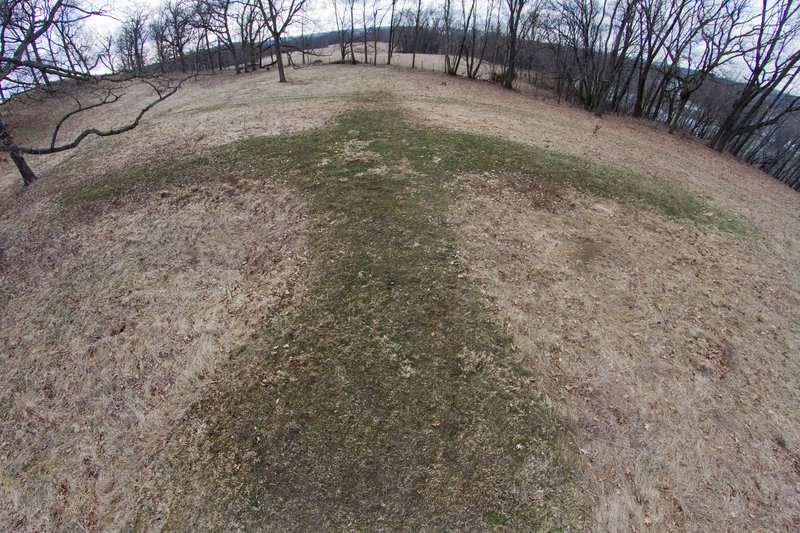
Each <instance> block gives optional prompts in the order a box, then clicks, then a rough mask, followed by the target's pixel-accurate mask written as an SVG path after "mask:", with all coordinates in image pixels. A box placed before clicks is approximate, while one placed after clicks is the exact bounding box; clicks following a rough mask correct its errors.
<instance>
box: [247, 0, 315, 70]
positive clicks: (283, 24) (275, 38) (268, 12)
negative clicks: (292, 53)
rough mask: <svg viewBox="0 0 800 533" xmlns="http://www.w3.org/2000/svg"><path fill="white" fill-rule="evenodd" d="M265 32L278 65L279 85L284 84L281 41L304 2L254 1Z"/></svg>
mask: <svg viewBox="0 0 800 533" xmlns="http://www.w3.org/2000/svg"><path fill="white" fill-rule="evenodd" d="M256 1H257V2H258V7H259V9H260V10H261V14H262V15H263V16H264V22H265V24H266V26H267V30H268V31H269V33H270V35H271V36H272V46H273V48H274V49H275V57H276V60H277V64H278V77H279V79H280V82H281V83H285V82H286V73H285V72H284V70H283V49H282V47H281V40H282V39H283V36H284V35H285V34H286V31H287V30H288V29H289V28H290V27H291V26H292V24H294V23H295V22H297V19H298V17H299V16H300V15H301V13H302V11H303V7H304V6H305V3H306V0H256Z"/></svg>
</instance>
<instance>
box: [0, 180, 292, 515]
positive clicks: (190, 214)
mask: <svg viewBox="0 0 800 533" xmlns="http://www.w3.org/2000/svg"><path fill="white" fill-rule="evenodd" d="M154 196H155V198H154V199H152V200H150V201H147V202H144V203H142V202H141V199H139V200H138V201H137V202H136V203H135V204H130V205H123V206H117V207H113V206H99V207H95V208H94V211H95V212H94V213H90V214H89V215H88V216H87V215H82V214H75V213H70V214H68V216H66V217H59V218H53V219H49V220H48V219H45V220H40V221H39V223H38V224H37V225H35V226H32V227H30V228H28V229H27V230H25V231H20V232H19V233H16V234H12V235H8V236H6V238H5V239H4V241H3V250H4V252H3V256H2V263H1V264H0V266H1V267H2V268H1V269H0V291H2V296H3V300H2V301H0V306H2V314H1V315H0V352H2V365H0V380H2V382H3V383H4V387H3V388H2V392H0V405H2V406H3V407H2V409H1V411H2V419H3V420H5V421H7V422H9V423H4V424H3V425H2V426H0V442H2V448H0V459H1V460H2V469H3V480H2V483H0V486H2V490H0V522H2V523H3V524H6V525H13V527H12V529H26V530H42V529H44V530H65V529H85V528H89V529H92V528H94V527H101V528H102V529H108V528H110V529H117V528H119V527H121V525H122V524H124V523H126V522H127V521H128V520H129V518H130V516H131V514H132V513H134V512H135V509H136V502H135V495H136V492H137V490H141V488H142V487H146V486H148V484H151V483H152V482H153V480H152V478H151V476H152V472H151V471H149V470H148V464H149V463H150V461H151V460H152V458H153V457H154V456H155V455H157V454H158V450H159V449H160V447H162V446H163V444H162V439H163V437H164V435H165V434H167V433H168V432H169V429H170V427H172V426H173V425H174V424H175V423H176V421H177V420H179V419H180V418H181V417H182V416H183V414H184V413H185V412H186V410H187V409H188V408H189V407H190V406H191V405H192V404H193V403H194V402H195V401H196V400H197V399H198V398H199V396H200V395H201V393H202V392H203V391H204V390H205V389H206V387H207V386H208V384H209V383H213V381H214V379H215V369H216V368H217V367H218V366H219V365H220V364H221V363H222V362H224V361H226V360H227V359H228V358H229V356H230V355H231V353H233V352H235V351H236V350H237V349H238V347H240V346H242V345H243V344H246V343H248V342H250V341H251V336H252V335H253V334H254V333H256V332H257V331H258V330H259V328H260V327H262V326H261V324H262V323H263V322H265V321H266V320H267V319H268V318H269V317H270V316H272V315H273V314H274V313H277V311H278V309H279V308H280V307H281V305H282V304H283V303H284V302H286V301H287V299H289V298H290V297H291V295H292V294H293V293H294V291H296V290H297V288H296V287H294V284H295V282H296V280H297V278H298V275H299V272H300V270H301V269H302V267H303V264H304V258H303V254H304V248H305V239H306V230H305V222H304V220H305V215H304V208H303V205H302V204H301V203H300V202H299V201H298V200H297V199H296V198H295V197H294V196H292V195H291V194H290V193H288V192H287V191H286V190H285V189H283V188H282V187H281V186H280V185H279V184H275V183H272V184H268V183H263V182H248V181H239V182H238V183H237V184H236V185H235V186H234V185H230V184H219V183H218V184H210V185H206V186H199V187H194V188H191V189H187V190H175V189H165V190H162V191H160V192H158V193H157V194H155V195H154ZM11 421H14V423H13V424H12V423H10V422H11ZM32 509H41V510H42V512H38V513H34V512H31V510H32Z"/></svg>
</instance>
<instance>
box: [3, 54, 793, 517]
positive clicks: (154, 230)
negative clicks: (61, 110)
mask: <svg viewBox="0 0 800 533" xmlns="http://www.w3.org/2000/svg"><path fill="white" fill-rule="evenodd" d="M425 61H427V59H426V60H425ZM425 66H426V67H427V65H425ZM289 75H290V78H291V79H292V83H290V84H286V85H279V84H277V83H276V80H275V78H276V75H275V74H274V73H266V74H264V73H258V74H254V75H241V76H235V75H234V74H232V73H225V74H222V75H217V76H214V77H204V78H201V79H199V80H198V81H196V82H192V83H190V84H189V85H187V87H185V90H183V91H182V92H181V93H180V94H179V95H178V96H177V97H176V98H174V99H172V100H170V101H168V102H166V103H165V105H163V106H161V107H159V108H156V110H154V112H153V113H152V114H151V115H148V118H147V121H146V124H144V125H143V127H141V128H139V129H137V130H135V131H134V132H131V134H129V135H125V136H121V137H117V138H113V139H104V140H92V141H90V142H88V143H87V144H86V145H85V146H82V147H81V148H79V149H78V150H76V151H73V152H69V153H66V154H63V155H59V156H55V157H50V158H38V159H36V158H33V159H32V164H33V165H34V167H35V168H36V169H37V170H38V171H39V172H40V173H41V174H42V176H43V178H44V179H43V180H41V182H40V183H38V184H37V185H36V186H34V187H31V188H28V189H23V188H22V187H21V185H20V184H19V183H18V182H19V181H20V180H19V178H18V176H16V175H15V174H14V172H13V170H12V169H10V168H9V167H8V166H7V165H5V164H3V165H4V166H2V167H0V197H2V200H1V201H0V202H2V204H1V207H0V211H2V215H0V246H1V247H2V251H0V254H2V255H0V268H2V270H0V288H2V294H0V306H1V307H0V309H2V315H1V316H0V344H1V345H2V354H1V355H0V357H2V359H0V379H1V380H2V382H3V383H4V385H5V387H4V388H3V389H2V391H1V392H0V398H1V400H0V405H1V406H2V407H1V408H0V409H2V414H3V422H2V427H1V428H0V437H1V438H2V441H1V442H0V462H2V465H3V466H2V472H3V474H2V476H3V477H2V478H0V523H3V524H10V526H9V528H15V527H16V526H19V528H20V529H28V530H36V529H39V530H58V529H67V528H68V529H78V528H79V527H81V526H83V527H90V526H91V525H92V524H96V525H100V526H104V527H105V528H111V529H113V528H114V527H117V526H118V525H119V524H122V523H124V521H125V519H126V517H127V516H128V515H127V513H128V512H129V509H127V506H130V505H131V504H132V503H131V502H133V501H134V499H133V498H134V488H135V487H137V486H138V487H142V486H146V485H147V483H148V480H147V476H148V470H147V465H148V462H149V461H150V459H151V458H152V456H153V454H156V453H157V452H158V449H159V438H160V436H161V435H162V434H163V432H164V431H165V428H167V427H168V425H169V424H170V421H171V420H174V418H175V417H179V416H180V414H181V413H182V412H183V411H184V410H185V409H186V408H187V407H188V406H189V405H190V404H191V403H192V401H193V399H194V398H196V397H197V395H198V394H199V392H200V391H201V390H202V388H203V386H204V385H203V384H204V383H206V382H208V381H212V380H213V368H214V367H215V366H216V365H218V364H219V362H220V361H223V360H225V358H227V356H228V355H229V354H230V353H231V351H233V350H235V349H236V346H238V345H239V344H240V343H242V342H245V341H246V340H247V339H248V338H249V336H250V335H251V334H252V333H253V332H254V331H257V329H258V326H257V324H258V320H259V319H260V318H261V317H263V316H264V315H265V314H266V313H269V312H274V311H271V310H274V309H275V308H276V307H277V306H279V305H280V294H284V293H285V291H286V289H287V288H288V287H289V286H290V285H291V284H292V283H293V280H294V279H295V276H296V275H297V272H298V269H300V268H302V265H303V262H302V254H303V248H304V242H305V241H304V239H305V237H304V231H305V230H304V226H303V222H302V220H303V219H302V211H303V207H302V204H301V203H300V202H299V201H298V200H297V199H296V198H293V197H292V196H291V195H290V194H289V193H287V192H286V191H285V190H283V189H282V188H281V187H280V186H277V185H276V186H273V187H272V188H270V189H268V190H263V189H259V190H256V189H255V188H254V187H253V186H252V184H249V183H248V182H243V183H241V184H240V186H239V187H233V186H230V185H226V184H222V183H216V184H209V185H206V186H202V187H199V188H197V189H196V190H190V191H184V190H173V189H170V190H165V191H164V196H163V197H162V196H157V197H155V198H136V199H135V200H132V201H130V202H125V201H123V202H122V203H118V204H116V205H113V204H107V205H105V204H104V205H103V206H102V207H99V208H93V209H92V210H90V212H86V213H80V212H77V211H71V212H69V214H68V215H67V216H66V217H65V215H64V213H63V212H62V211H60V210H59V209H60V208H58V207H57V199H58V197H59V195H60V194H61V193H62V192H63V191H64V190H65V189H71V188H75V187H78V186H79V185H80V184H83V183H88V182H92V181H95V180H97V179H100V178H101V177H102V176H103V175H105V174H106V173H108V172H113V171H116V170H120V169H123V168H126V167H129V166H131V165H135V164H138V163H141V162H144V161H148V160H152V159H168V158H170V157H173V156H174V155H176V154H185V153H193V152H201V151H203V150H206V149H207V148H209V147H211V146H218V145H221V144H224V143H227V142H229V141H232V140H237V139H243V138H247V137H250V136H254V135H284V134H289V133H294V132H297V131H302V130H305V129H308V128H313V127H317V126H319V125H322V124H324V123H326V122H327V121H329V120H330V119H331V118H332V117H334V116H336V115H337V114H339V113H340V112H342V111H343V110H346V109H350V108H352V107H354V106H358V105H359V103H360V102H361V101H362V100H364V99H368V98H381V99H390V101H392V102H393V103H395V104H396V105H399V106H401V107H402V108H403V109H404V110H405V111H406V112H407V113H408V114H410V115H411V116H412V117H415V120H416V122H417V123H418V124H419V125H424V126H436V127H446V128H453V129H457V130H462V131H470V132H477V133H485V134H488V135H493V136H497V137H501V138H505V139H509V140H516V141H521V142H524V143H528V144H535V145H539V146H543V147H547V148H550V149H553V150H558V151H562V152H565V153H570V154H574V155H578V156H582V157H586V158H588V159H591V160H593V161H599V162H603V163H610V164H615V165H618V166H623V167H626V168H631V169H634V170H636V171H638V172H642V173H644V174H646V175H648V176H651V177H653V178H657V179H664V180H667V181H671V182H674V183H676V184H679V185H682V186H686V187H688V188H690V189H692V190H693V191H695V192H696V193H697V194H698V195H700V196H701V197H703V198H704V199H706V200H707V201H708V202H710V203H712V204H716V205H718V206H720V207H722V208H725V209H728V210H730V211H732V212H734V213H736V214H737V215H739V216H740V217H742V218H743V219H744V220H745V221H746V222H747V223H748V224H749V225H750V227H751V228H752V232H751V235H750V236H749V237H747V238H746V239H744V240H741V239H735V238H733V237H728V236H724V235H719V234H716V233H713V232H704V231H699V230H698V229H696V228H694V227H691V226H687V225H686V224H680V223H678V222H675V221H671V220H666V219H664V218H662V217H659V216H657V215H654V214H651V213H647V212H643V211H641V210H638V209H635V208H632V207H630V206H624V205H619V204H617V203H615V202H613V201H610V200H603V201H598V200H597V199H595V198H592V197H589V196H586V195H583V194H579V193H576V192H575V191H572V190H561V189H541V190H539V189H537V190H532V191H522V192H520V190H519V188H518V187H517V188H509V187H508V185H509V184H508V176H478V177H465V179H464V180H463V185H464V190H465V191H466V192H465V193H464V194H462V195H461V196H460V197H459V201H458V203H457V204H456V205H455V206H454V207H453V217H455V219H456V220H457V222H455V223H454V224H456V225H457V227H458V228H459V229H458V232H459V236H460V239H461V240H460V242H461V246H462V249H463V254H464V258H465V262H466V264H467V265H468V266H469V267H470V269H471V275H472V276H473V278H474V279H475V280H476V282H478V283H480V284H482V285H483V287H484V291H485V293H486V298H487V305H491V306H492V308H494V309H495V310H496V311H497V312H498V313H499V314H500V315H501V316H502V317H503V319H504V320H506V321H507V324H508V328H509V330H510V331H511V332H512V333H513V334H514V335H515V337H516V339H517V341H516V342H517V343H518V348H519V349H518V352H517V353H519V354H520V361H522V362H524V363H525V364H527V365H529V366H530V367H531V368H533V369H534V370H535V371H536V373H538V374H539V375H540V376H541V377H540V379H539V381H538V383H539V386H540V387H542V389H543V390H544V391H545V392H546V393H547V394H548V395H549V396H550V398H551V399H552V401H553V404H554V405H555V407H556V408H557V409H559V410H560V411H561V412H562V413H563V414H564V416H565V417H567V418H568V419H569V420H571V421H572V423H573V425H574V428H573V429H574V434H575V444H576V448H577V449H578V450H579V452H578V453H580V454H581V455H582V457H583V459H584V461H583V462H584V465H585V468H584V472H583V473H584V483H585V485H584V487H585V490H586V491H587V493H588V494H589V495H590V500H591V501H590V502H589V503H587V506H588V507H590V509H588V511H589V513H590V515H591V516H593V517H594V519H595V520H596V524H597V526H596V529H597V530H630V529H631V528H635V529H636V530H637V531H641V530H647V529H648V527H650V528H652V529H654V530H665V529H669V528H673V529H675V530H796V529H797V528H798V527H800V526H799V525H798V524H800V485H798V483H800V474H798V471H799V470H800V464H799V463H798V457H800V427H799V426H798V422H797V421H798V420H800V412H798V405H800V398H799V397H798V396H799V395H800V393H799V392H798V391H800V368H798V360H797V353H798V347H799V346H798V345H800V330H799V329H798V324H799V323H800V320H798V309H800V274H798V273H799V272H800V257H798V250H800V243H798V237H797V232H796V228H797V227H798V222H800V220H798V213H800V211H799V210H798V208H800V199H799V198H798V195H797V194H796V193H795V192H793V191H790V190H788V189H787V188H786V187H784V186H782V185H780V184H779V183H777V182H776V181H775V180H773V179H772V178H769V177H768V176H765V175H763V174H762V173H760V172H757V171H755V170H753V169H752V168H750V167H747V166H745V165H743V164H741V163H739V162H737V161H736V160H734V159H733V158H731V157H729V156H726V155H719V154H716V153H715V152H712V151H710V150H708V149H707V148H705V147H704V146H703V145H702V144H700V143H698V142H696V141H694V140H692V139H688V138H685V137H683V136H680V135H674V136H669V135H667V134H666V133H665V132H664V130H663V128H661V127H659V126H654V125H652V124H650V123H647V122H643V121H636V120H632V119H627V118H620V117H604V118H603V119H601V120H598V119H596V118H595V117H593V116H592V115H590V114H587V113H585V112H583V111H581V110H579V109H574V108H572V107H569V106H566V105H557V104H556V103H555V102H554V101H552V100H546V99H541V98H531V97H530V95H525V94H517V93H508V92H504V91H502V90H501V89H500V88H498V87H494V86H490V85H488V84H484V83H474V82H469V81H467V80H462V79H455V78H451V77H447V76H445V75H443V74H442V75H439V74H432V73H430V72H410V71H408V70H400V69H394V68H378V69H375V68H368V67H363V66H361V67H345V66H342V67H322V68H318V67H314V68H306V69H301V70H296V71H292V72H290V73H289ZM135 92H136V91H134V90H132V91H131V96H132V97H133V96H136V95H135V94H134V93H135ZM141 96H143V95H141V94H140V95H139V96H137V98H140V97H141ZM48 105H53V106H58V105H63V104H59V103H57V102H56V103H54V104H48ZM43 111H44V114H52V113H54V111H55V107H54V108H50V107H44V108H43V107H38V108H36V109H34V108H28V109H27V110H21V109H20V110H17V111H15V113H12V114H11V115H10V116H9V117H8V119H9V122H11V123H12V124H20V123H33V124H36V123H38V122H37V121H38V117H40V116H41V114H42V112H43ZM104 113H105V112H104ZM4 117H5V115H4ZM99 118H100V119H102V120H113V117H112V116H111V115H104V116H103V117H99ZM598 124H600V125H601V128H600V129H599V130H598V131H597V134H596V135H592V132H593V131H594V130H595V127H596V126H597V125H598ZM73 127H74V128H77V127H78V125H77V124H76V125H73ZM31 131H32V133H31V135H30V137H31V140H41V135H43V132H44V131H45V130H44V129H41V130H36V129H34V130H31ZM37 136H38V138H37ZM259 187H262V186H261V185H259ZM289 251H291V252H292V255H289ZM245 258H247V259H248V263H247V264H246V265H243V264H242V262H243V261H244V260H245ZM257 260H258V261H261V263H259V265H260V266H253V261H257ZM275 260H277V261H278V262H277V263H273V261H275ZM12 295H13V297H12ZM123 326H124V329H122V327H123ZM201 375H202V376H204V378H203V380H200V379H199V376H201ZM11 471H15V472H19V471H25V472H26V475H25V476H23V477H16V476H9V475H8V474H7V472H11ZM3 527H4V528H5V527H7V526H3Z"/></svg>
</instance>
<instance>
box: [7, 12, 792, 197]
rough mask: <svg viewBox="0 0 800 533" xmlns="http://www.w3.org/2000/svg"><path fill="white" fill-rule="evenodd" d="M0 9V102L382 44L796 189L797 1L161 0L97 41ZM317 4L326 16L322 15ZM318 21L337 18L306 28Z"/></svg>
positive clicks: (68, 27) (348, 54)
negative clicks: (97, 80)
mask: <svg viewBox="0 0 800 533" xmlns="http://www.w3.org/2000/svg"><path fill="white" fill-rule="evenodd" d="M322 7H330V8H332V10H327V9H320V8H322ZM315 8H317V9H315ZM4 10H5V12H4V13H2V14H0V16H2V17H3V18H4V25H3V35H2V40H3V42H2V45H3V47H2V50H1V51H0V54H2V62H3V77H2V79H0V81H1V82H2V83H1V84H0V88H2V94H1V96H2V98H3V101H5V99H7V98H8V97H10V96H11V95H13V94H15V93H18V92H21V91H25V90H28V89H31V88H45V89H47V88H50V89H51V90H58V89H57V86H58V84H57V82H58V81H59V80H60V79H63V78H73V79H78V80H86V79H89V78H90V77H92V76H93V74H94V73H95V72H98V71H102V72H103V73H104V75H105V76H108V75H109V74H108V73H109V72H110V73H112V74H111V76H115V75H116V76H158V75H163V74H168V73H174V72H183V73H191V72H197V71H203V70H205V71H209V70H210V71H214V70H217V69H222V68H235V70H236V72H237V73H238V72H249V71H252V70H257V69H261V68H267V67H272V66H275V67H277V70H278V72H279V76H280V79H281V81H284V80H285V73H284V61H285V60H288V61H289V63H290V64H292V63H293V62H302V63H305V62H307V61H309V60H314V59H315V58H314V50H318V49H320V48H323V47H326V46H330V45H336V46H337V48H338V54H337V55H338V60H340V61H343V62H357V61H358V62H364V63H371V64H378V63H379V59H378V53H377V50H378V43H379V42H384V43H388V54H387V55H386V56H382V57H381V59H380V62H381V63H383V62H384V61H385V62H386V63H389V64H391V62H392V55H393V54H394V53H396V52H397V53H408V54H411V55H412V62H411V66H412V68H416V67H417V66H418V65H417V57H416V56H417V54H439V55H443V56H444V65H445V66H444V68H445V70H446V71H447V72H448V73H449V74H452V75H463V76H467V77H469V78H478V77H484V76H486V75H487V74H486V73H487V72H488V77H489V78H490V80H491V81H492V82H494V83H498V84H501V85H503V86H504V87H506V88H508V89H513V88H514V87H515V86H516V85H515V84H518V83H519V82H520V81H522V82H526V83H529V84H531V85H533V86H535V87H537V88H543V89H547V90H551V91H553V92H554V93H555V94H556V95H557V98H558V99H559V101H560V100H565V101H568V102H571V103H574V104H576V105H580V106H582V107H583V108H585V109H586V110H587V111H590V112H593V113H595V114H596V115H597V116H602V115H603V114H605V113H617V114H624V115H631V116H634V117H643V118H649V119H651V120H654V121H659V122H664V123H667V124H668V125H669V128H670V132H673V131H675V130H682V131H685V132H688V133H689V134H692V135H696V136H698V137H699V138H701V139H704V140H706V141H707V142H708V144H709V145H710V146H711V147H713V148H715V149H717V150H719V151H727V152H730V153H732V154H733V155H735V156H736V157H738V158H740V159H742V160H743V161H746V162H748V163H751V164H753V165H755V166H756V167H758V168H760V169H762V170H764V171H765V172H767V173H769V174H771V175H773V176H774V177H776V178H777V179H779V180H780V181H782V182H783V183H786V184H788V185H789V186H791V187H792V188H794V189H800V150H799V149H798V148H800V122H799V121H798V117H799V116H800V115H798V113H797V112H798V111H800V97H797V96H795V95H793V94H792V92H793V91H794V92H796V87H797V75H798V72H800V46H798V40H800V39H798V32H800V4H798V2H796V1H795V0H779V1H776V2H768V1H766V0H763V1H762V2H758V1H757V0H711V1H703V0H488V1H479V0H460V1H454V0H439V1H438V2H434V3H425V4H423V2H422V0H416V2H414V1H413V0H407V1H400V0H391V1H388V2H387V1H383V2H381V1H378V0H361V1H359V0H333V1H332V3H330V4H328V3H326V4H324V6H323V5H316V6H315V5H313V4H311V2H309V1H308V0H168V1H167V2H165V3H164V4H162V5H161V6H160V7H158V8H155V9H152V10H147V9H144V8H137V9H135V10H133V11H129V12H128V14H127V15H126V17H125V19H124V20H123V21H122V23H121V25H120V26H119V28H118V29H117V30H115V31H114V32H112V33H109V34H107V35H105V36H104V37H102V38H91V37H90V36H89V34H88V33H87V32H86V31H82V30H83V24H84V22H85V20H86V19H88V18H89V17H96V16H102V15H103V13H101V12H100V11H87V10H85V9H83V8H82V7H80V5H78V4H70V3H69V2H64V1H63V0H56V1H55V2H52V1H51V2H46V1H43V0H15V1H13V2H10V3H5V4H4ZM329 11H332V13H329V14H328V12H329ZM51 14H52V16H50V15H51ZM323 14H325V15H324V16H323ZM37 17H38V18H37ZM331 17H332V19H333V24H331V21H330V20H322V19H323V18H326V19H330V18H331ZM45 22H46V23H47V24H46V25H47V29H46V30H45V31H43V32H41V34H40V35H38V36H36V37H35V38H32V39H28V37H30V35H28V34H29V33H30V34H36V33H39V32H38V30H39V29H43V28H44V23H45ZM325 26H329V27H332V26H335V30H334V31H320V30H319V29H320V28H324V27H325ZM28 30H31V31H30V32H29V31H28ZM26 35H27V36H28V37H26ZM21 45H25V46H24V51H23V52H24V53H23V55H22V57H17V55H18V54H16V52H17V51H19V49H20V48H22V46H21ZM293 54H294V57H293ZM298 57H299V59H298ZM168 93H169V91H167V90H164V92H159V93H158V98H157V100H158V101H160V100H161V99H162V96H163V95H164V94H168ZM169 94H171V93H169ZM103 103H105V102H103ZM79 107H81V106H80V105H79ZM84 107H85V106H84ZM82 110H83V109H78V110H76V112H80V111H82ZM3 128H4V126H3ZM54 139H55V137H54ZM3 143H4V144H5V145H6V146H7V147H8V146H11V145H10V144H9V143H10V141H7V140H4V141H3ZM15 148H16V147H15ZM55 148H56V145H55V143H54V144H53V145H51V147H50V149H51V150H52V149H55ZM6 151H11V150H10V149H7V150H6ZM22 153H25V151H24V150H23V151H22ZM27 153H44V152H43V151H42V150H41V149H40V150H38V151H35V150H29V151H28V152H27Z"/></svg>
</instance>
